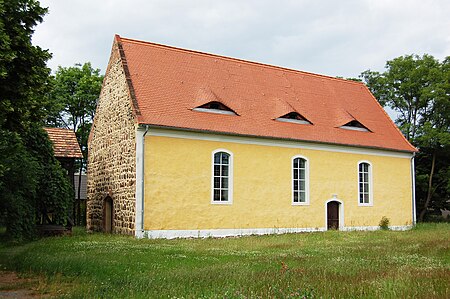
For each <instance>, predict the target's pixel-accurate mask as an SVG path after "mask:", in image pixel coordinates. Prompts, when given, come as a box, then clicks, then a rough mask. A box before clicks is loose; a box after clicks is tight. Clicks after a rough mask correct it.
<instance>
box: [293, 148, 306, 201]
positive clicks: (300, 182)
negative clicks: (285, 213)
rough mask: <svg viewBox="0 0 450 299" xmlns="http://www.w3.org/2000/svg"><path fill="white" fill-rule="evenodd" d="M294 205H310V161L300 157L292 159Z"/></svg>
mask: <svg viewBox="0 0 450 299" xmlns="http://www.w3.org/2000/svg"><path fill="white" fill-rule="evenodd" d="M292 204H293V205H302V204H303V205H305V204H309V166H308V160H307V159H306V158H304V157H300V156H296V157H294V158H293V159H292Z"/></svg>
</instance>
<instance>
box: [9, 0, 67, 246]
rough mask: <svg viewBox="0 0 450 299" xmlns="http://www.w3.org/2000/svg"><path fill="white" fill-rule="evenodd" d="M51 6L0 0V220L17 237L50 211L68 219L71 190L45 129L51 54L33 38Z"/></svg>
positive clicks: (30, 233)
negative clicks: (43, 6)
mask: <svg viewBox="0 0 450 299" xmlns="http://www.w3.org/2000/svg"><path fill="white" fill-rule="evenodd" d="M46 12H47V9H46V8H42V7H41V6H40V3H39V1H35V0H7V1H6V0H0V217H1V218H0V224H3V225H6V228H7V234H8V235H9V237H11V238H14V239H29V238H32V237H33V236H35V227H36V223H37V222H38V221H39V220H40V218H42V216H43V214H44V213H46V212H52V213H53V215H54V219H53V220H54V222H55V223H58V224H64V223H65V222H66V219H67V213H66V211H67V209H68V207H69V204H70V200H71V199H72V198H73V196H72V195H71V194H70V192H71V190H70V188H69V189H67V186H68V184H69V182H68V178H67V177H66V175H65V173H64V172H63V170H62V168H61V166H60V165H59V163H58V162H57V161H56V160H55V158H54V157H53V148H52V145H51V143H50V140H49V139H48V136H47V134H46V133H45V131H44V130H43V129H42V126H43V124H44V119H45V118H46V117H47V114H48V107H49V103H48V102H47V101H46V99H49V98H48V97H47V94H48V92H49V91H50V76H49V75H50V69H49V68H48V67H47V66H46V63H47V60H48V59H49V58H50V57H51V55H50V53H49V52H48V51H47V50H42V49H41V48H40V47H38V46H35V45H33V44H32V42H31V36H32V34H33V32H34V27H35V26H36V24H37V23H39V22H42V18H43V16H44V15H45V13H46Z"/></svg>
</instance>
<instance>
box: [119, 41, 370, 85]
mask: <svg viewBox="0 0 450 299" xmlns="http://www.w3.org/2000/svg"><path fill="white" fill-rule="evenodd" d="M116 37H118V38H119V39H120V40H121V41H122V42H124V41H127V42H130V43H135V44H144V45H152V46H156V47H160V48H166V49H169V50H175V51H180V52H190V53H192V54H198V55H204V56H211V57H215V58H218V59H225V60H232V61H236V62H241V63H246V64H251V65H257V66H261V67H266V68H271V69H279V70H282V71H288V72H293V73H301V74H305V75H309V76H313V77H319V78H325V79H331V80H336V81H341V82H344V83H349V84H355V85H364V83H363V82H358V81H353V80H346V79H344V78H337V77H332V76H327V75H322V74H316V73H312V72H306V71H300V70H295V69H291V68H287V67H283V66H277V65H272V64H268V63H262V62H257V61H251V60H245V59H240V58H235V57H230V56H225V55H219V54H213V53H208V52H202V51H197V50H191V49H185V48H180V47H175V46H168V45H163V44H158V43H154V42H148V41H142V40H137V39H132V38H127V37H121V36H120V35H118V34H116Z"/></svg>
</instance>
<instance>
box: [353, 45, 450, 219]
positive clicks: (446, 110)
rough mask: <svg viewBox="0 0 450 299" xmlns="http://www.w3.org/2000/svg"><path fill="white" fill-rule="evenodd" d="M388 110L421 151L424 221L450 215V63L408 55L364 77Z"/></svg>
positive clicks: (419, 178)
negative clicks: (445, 211)
mask: <svg viewBox="0 0 450 299" xmlns="http://www.w3.org/2000/svg"><path fill="white" fill-rule="evenodd" d="M360 77H361V78H363V80H364V82H365V83H366V84H367V86H368V87H369V89H370V90H371V92H372V93H373V94H374V95H375V97H376V98H377V99H378V100H379V102H380V103H381V104H382V105H383V106H385V107H386V106H387V107H390V108H391V109H393V110H394V111H396V112H397V113H398V117H397V119H396V120H395V122H396V123H397V124H398V125H399V127H400V129H401V131H402V132H403V134H404V135H405V136H406V138H407V139H408V140H409V141H410V142H411V143H412V144H414V145H415V146H416V147H418V148H419V150H420V151H419V153H418V154H417V157H416V199H417V201H416V204H417V211H418V213H419V214H418V217H419V220H420V221H423V220H424V219H425V216H426V214H427V213H428V212H429V211H430V210H431V211H434V212H435V213H439V212H440V211H439V210H440V209H450V207H449V202H450V196H449V195H450V175H449V174H450V168H449V167H450V166H449V163H450V85H449V80H450V57H447V58H445V59H444V61H443V62H439V61H438V60H437V59H435V58H434V57H433V56H431V55H427V54H425V55H423V56H422V57H420V56H418V55H406V56H401V57H397V58H395V59H393V60H390V61H388V62H387V63H386V71H385V72H383V73H380V72H376V71H371V70H367V71H365V72H363V73H362V74H361V76H360Z"/></svg>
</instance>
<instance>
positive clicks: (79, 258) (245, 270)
mask: <svg viewBox="0 0 450 299" xmlns="http://www.w3.org/2000/svg"><path fill="white" fill-rule="evenodd" d="M449 247H450V224H448V223H439V224H420V225H418V226H417V227H416V228H414V229H412V230H410V231H404V232H394V231H388V230H380V231H375V232H338V231H328V232H322V233H304V234H285V235H269V236H249V237H240V238H223V239H215V238H208V239H177V240H161V239H157V240H149V239H141V240H138V239H135V238H133V237H127V236H119V235H105V234H87V233H85V232H84V231H83V230H81V229H77V230H75V232H74V234H73V235H72V236H64V237H53V238H46V239H42V240H39V241H35V242H31V243H28V244H22V245H17V244H2V245H0V263H1V267H2V269H3V271H15V272H17V273H19V275H21V276H25V277H35V278H36V277H38V278H39V279H35V280H33V281H34V282H35V285H34V289H35V292H36V294H37V295H45V296H50V297H52V296H55V297H61V298H450V250H449Z"/></svg>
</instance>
